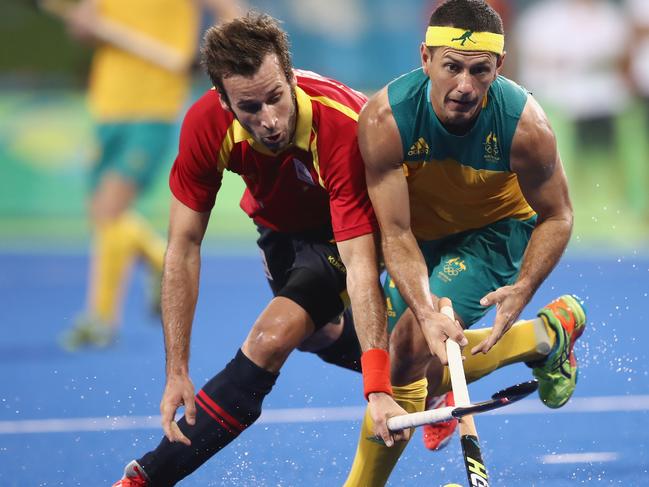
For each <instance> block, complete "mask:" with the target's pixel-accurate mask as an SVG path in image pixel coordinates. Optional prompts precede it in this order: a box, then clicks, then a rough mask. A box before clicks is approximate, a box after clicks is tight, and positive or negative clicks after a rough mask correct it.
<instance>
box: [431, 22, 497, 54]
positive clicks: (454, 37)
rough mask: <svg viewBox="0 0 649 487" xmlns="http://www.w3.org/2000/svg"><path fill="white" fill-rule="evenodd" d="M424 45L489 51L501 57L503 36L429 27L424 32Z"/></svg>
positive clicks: (452, 28) (453, 28)
mask: <svg viewBox="0 0 649 487" xmlns="http://www.w3.org/2000/svg"><path fill="white" fill-rule="evenodd" d="M426 45H427V46H429V47H437V46H447V47H452V48H453V49H459V50H461V51H489V52H493V53H495V54H499V55H502V54H503V52H504V49H505V36H504V35H502V34H494V33H493V32H473V31H470V30H466V29H456V28H455V27H439V26H433V25H431V26H429V27H428V29H427V30H426Z"/></svg>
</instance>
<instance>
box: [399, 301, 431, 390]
mask: <svg viewBox="0 0 649 487" xmlns="http://www.w3.org/2000/svg"><path fill="white" fill-rule="evenodd" d="M430 357H431V355H430V352H429V351H428V346H427V344H426V340H425V338H424V336H423V334H422V333H421V330H420V329H419V325H418V323H417V320H416V319H415V317H414V315H413V314H412V312H411V311H410V310H407V311H406V312H405V313H404V314H403V315H402V316H401V318H400V319H399V323H398V324H397V326H396V327H395V329H394V331H393V332H392V335H391V336H390V361H391V364H392V379H393V381H394V382H395V383H397V384H406V383H409V382H412V381H414V380H418V379H421V378H422V377H423V376H424V374H425V371H426V367H427V365H428V362H429V361H430Z"/></svg>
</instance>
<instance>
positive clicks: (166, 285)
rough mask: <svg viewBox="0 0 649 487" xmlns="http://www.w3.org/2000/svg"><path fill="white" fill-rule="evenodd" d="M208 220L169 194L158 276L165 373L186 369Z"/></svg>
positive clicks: (169, 373) (205, 215) (185, 371)
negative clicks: (165, 238)
mask: <svg viewBox="0 0 649 487" xmlns="http://www.w3.org/2000/svg"><path fill="white" fill-rule="evenodd" d="M208 219H209V213H198V212H195V211H194V210H191V209H189V208H187V207H186V206H185V205H183V204H182V203H181V202H180V201H178V200H177V199H176V198H175V197H172V202H171V210H170V218H169V243H168V245H167V253H166V255H165V265H164V274H163V277H162V321H163V326H164V335H165V350H166V354H167V359H166V372H167V375H172V374H187V371H188V362H189V342H190V332H191V327H192V321H193V318H194V309H195V307H196V301H197V299H198V282H199V271H200V264H201V260H200V247H201V241H202V239H203V235H204V234H205V229H206V228H207V221H208Z"/></svg>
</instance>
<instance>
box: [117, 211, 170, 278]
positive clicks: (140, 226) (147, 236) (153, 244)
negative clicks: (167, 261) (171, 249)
mask: <svg viewBox="0 0 649 487" xmlns="http://www.w3.org/2000/svg"><path fill="white" fill-rule="evenodd" d="M122 219H123V222H122V225H124V228H125V232H128V234H129V236H130V238H132V239H133V242H134V245H135V247H136V248H137V251H138V252H139V253H140V254H141V255H142V257H144V259H145V260H146V261H147V263H148V264H149V265H150V266H151V268H152V269H153V270H154V271H156V272H162V265H163V262H164V255H165V247H166V243H165V240H164V239H163V238H161V237H160V235H158V234H157V233H156V232H155V230H154V229H153V227H152V226H151V224H150V223H149V222H147V221H146V220H145V219H144V218H142V217H141V216H140V215H138V214H137V213H134V212H129V213H127V214H125V215H124V216H123V217H122Z"/></svg>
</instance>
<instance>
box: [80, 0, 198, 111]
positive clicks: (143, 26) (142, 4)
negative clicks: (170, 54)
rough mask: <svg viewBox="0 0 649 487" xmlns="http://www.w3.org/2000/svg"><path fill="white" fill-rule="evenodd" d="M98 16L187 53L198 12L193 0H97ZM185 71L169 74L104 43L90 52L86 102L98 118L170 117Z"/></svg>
mask: <svg viewBox="0 0 649 487" xmlns="http://www.w3.org/2000/svg"><path fill="white" fill-rule="evenodd" d="M98 10H99V15H100V16H101V17H103V18H105V19H107V20H110V21H112V22H115V23H118V24H120V25H123V26H124V27H127V28H129V29H131V30H133V31H135V32H138V33H140V34H142V35H144V36H147V37H149V38H152V39H155V40H157V41H159V42H160V43H162V44H165V45H167V46H169V47H170V48H173V49H175V50H176V51H178V52H180V53H182V54H184V55H186V56H188V57H190V56H192V55H193V53H194V52H195V51H196V44H197V40H198V28H199V21H200V11H199V8H198V7H197V5H196V2H195V0H136V1H133V0H99V2H98ZM188 89H189V75H188V74H186V73H173V72H171V71H168V70H166V69H164V68H162V67H159V66H156V65H155V64H153V63H151V62H149V61H146V60H144V59H142V58H139V57H138V56H136V55H134V54H130V53H128V52H126V51H123V50H121V49H118V48H116V47H113V46H111V45H108V44H104V45H101V46H99V47H98V48H97V50H96V51H95V54H94V56H93V61H92V66H91V71H90V87H89V104H90V110H91V112H92V114H93V115H94V116H95V118H97V119H98V120H100V121H109V122H110V121H124V120H126V121H130V120H143V119H144V120H151V119H155V120H160V119H162V120H169V121H172V120H175V119H176V117H177V116H178V113H179V111H180V110H181V109H182V106H183V103H184V101H185V97H186V95H187V92H188Z"/></svg>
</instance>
